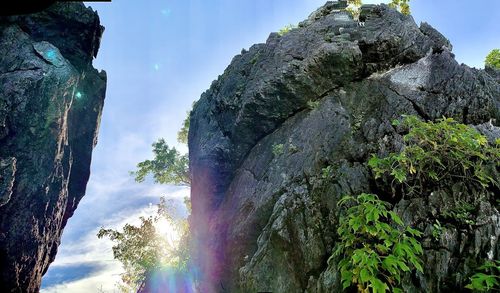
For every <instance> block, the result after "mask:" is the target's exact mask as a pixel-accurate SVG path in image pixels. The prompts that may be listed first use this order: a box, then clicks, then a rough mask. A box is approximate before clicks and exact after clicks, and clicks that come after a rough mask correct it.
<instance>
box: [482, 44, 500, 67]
mask: <svg viewBox="0 0 500 293" xmlns="http://www.w3.org/2000/svg"><path fill="white" fill-rule="evenodd" d="M485 64H486V66H489V67H493V68H496V69H500V49H494V50H492V51H491V52H490V53H489V54H488V56H486V60H485Z"/></svg>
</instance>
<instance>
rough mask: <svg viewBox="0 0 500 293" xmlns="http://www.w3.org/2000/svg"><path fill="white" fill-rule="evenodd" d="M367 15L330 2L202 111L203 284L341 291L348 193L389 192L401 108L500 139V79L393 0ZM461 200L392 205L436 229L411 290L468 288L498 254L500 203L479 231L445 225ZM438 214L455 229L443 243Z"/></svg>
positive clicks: (197, 142)
mask: <svg viewBox="0 0 500 293" xmlns="http://www.w3.org/2000/svg"><path fill="white" fill-rule="evenodd" d="M360 19H361V20H363V21H364V23H361V24H359V23H358V22H357V21H354V20H351V19H349V18H346V17H345V13H344V12H342V11H339V10H338V3H336V2H334V1H330V2H328V3H327V4H326V5H325V6H323V7H322V8H320V9H319V10H318V11H316V12H314V13H313V14H311V16H310V17H309V19H307V20H306V21H304V22H302V23H300V24H299V27H298V28H297V29H293V30H291V31H290V32H289V33H287V34H285V35H282V36H280V35H278V34H276V33H273V34H271V35H270V36H269V38H268V40H267V42H266V43H265V44H257V45H254V46H252V47H251V48H250V49H249V50H248V51H243V52H242V53H241V54H240V55H237V56H236V57H234V59H233V60H232V62H231V64H230V65H229V66H228V68H227V69H226V70H225V72H224V73H223V74H222V75H221V76H219V78H218V79H217V80H216V81H214V82H213V84H212V86H211V87H210V89H209V90H208V91H206V92H205V93H203V95H202V96H201V99H200V100H199V101H198V102H197V103H196V105H195V106H194V109H193V111H192V113H191V121H190V123H191V124H190V125H191V129H190V133H189V152H190V153H189V156H190V169H191V176H192V190H191V201H192V219H191V221H192V226H193V235H194V239H195V244H194V251H195V255H194V260H195V262H196V264H197V265H198V267H199V269H200V290H201V292H339V291H340V290H341V287H340V283H339V275H338V272H337V267H336V266H337V264H336V262H335V259H333V261H330V262H328V259H329V258H330V256H331V255H332V251H333V248H334V246H335V243H336V241H337V240H336V238H337V236H336V229H337V223H338V218H339V210H338V208H337V201H338V200H339V199H340V198H341V197H342V196H343V195H345V194H352V195H355V194H358V193H361V192H374V193H377V192H379V191H380V190H382V189H383V187H381V186H378V185H377V182H375V181H374V178H373V175H372V173H371V172H370V170H369V168H368V167H367V165H366V161H367V160H368V158H369V157H370V155H371V154H378V155H380V156H383V155H387V154H388V153H389V152H391V151H397V150H400V149H401V146H402V143H403V140H402V135H403V130H401V129H399V128H398V127H395V126H393V125H392V124H391V121H392V120H393V119H396V118H400V117H401V115H402V114H412V115H417V116H419V117H421V118H422V119H426V120H435V119H438V118H441V117H443V116H446V117H453V118H455V119H456V120H458V121H460V122H463V123H466V124H470V125H478V129H479V130H482V131H484V133H485V134H487V135H489V136H490V139H493V138H495V137H498V136H499V134H500V132H499V131H498V130H499V128H498V121H500V120H499V119H500V84H499V83H498V79H497V77H494V76H492V75H491V74H489V73H487V72H485V71H484V70H478V69H474V68H470V67H468V66H466V65H460V64H458V63H457V62H456V60H455V59H454V55H453V53H451V50H452V46H451V44H450V42H449V41H448V40H447V39H446V38H445V37H444V36H443V35H441V34H440V33H439V32H438V31H437V30H435V29H434V28H432V27H431V26H430V25H429V24H426V23H423V24H422V25H420V26H417V25H416V24H415V21H414V20H413V18H412V17H411V16H405V15H402V14H401V13H399V12H397V11H396V10H394V9H391V8H389V7H388V6H386V5H371V6H365V7H363V9H362V11H361V15H360ZM327 166H332V167H331V168H332V170H333V175H332V176H331V177H330V178H325V176H323V174H322V170H323V168H325V167H327ZM459 193H460V192H459ZM460 194H461V193H460ZM458 196H459V195H457V194H456V193H453V192H452V193H438V192H436V193H432V194H428V195H426V196H424V197H421V198H404V199H398V200H393V204H395V210H396V211H398V212H399V213H400V214H401V215H402V218H403V219H404V221H405V222H406V224H408V225H412V226H415V227H417V228H419V229H421V230H422V231H425V235H424V237H423V239H422V243H423V246H424V249H425V255H424V257H423V260H424V265H425V272H424V274H419V273H412V275H411V276H410V277H409V278H407V279H405V280H404V282H403V283H404V284H403V287H404V288H405V289H406V290H408V291H413V292H453V290H460V289H461V288H463V286H464V285H465V282H467V277H468V276H469V275H470V274H471V270H472V268H474V267H476V266H477V263H479V262H481V261H482V260H484V259H486V258H490V259H491V258H494V257H495V258H498V253H499V250H500V248H499V242H498V237H499V235H500V222H499V221H500V213H499V212H498V206H495V203H494V202H490V201H488V200H484V201H483V202H481V204H480V205H478V207H477V210H476V211H474V212H472V215H473V217H474V219H473V220H474V222H473V224H470V225H467V224H463V223H460V222H459V221H452V220H443V219H442V218H441V217H440V214H441V213H443V212H444V211H445V210H446V209H447V208H449V209H452V208H453V205H454V204H455V203H457V202H459V200H460V199H459V198H457V197H458ZM489 198H491V197H489ZM438 218H439V219H441V220H442V224H443V226H445V227H446V228H445V229H444V232H443V233H441V235H440V236H439V238H437V239H435V238H433V237H432V235H431V234H432V233H431V230H432V229H431V228H432V225H433V223H435V219H438ZM450 290H451V291H450Z"/></svg>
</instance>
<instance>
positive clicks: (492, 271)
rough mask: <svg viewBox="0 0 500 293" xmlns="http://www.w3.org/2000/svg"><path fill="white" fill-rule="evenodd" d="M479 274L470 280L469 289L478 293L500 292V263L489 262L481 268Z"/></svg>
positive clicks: (496, 261)
mask: <svg viewBox="0 0 500 293" xmlns="http://www.w3.org/2000/svg"><path fill="white" fill-rule="evenodd" d="M479 271H480V272H478V273H476V274H474V275H473V276H472V277H471V278H470V281H471V282H470V283H469V284H468V285H467V286H465V288H467V289H471V290H476V291H490V290H494V291H499V290H500V261H498V260H495V261H487V262H486V263H485V264H484V265H482V266H480V267H479Z"/></svg>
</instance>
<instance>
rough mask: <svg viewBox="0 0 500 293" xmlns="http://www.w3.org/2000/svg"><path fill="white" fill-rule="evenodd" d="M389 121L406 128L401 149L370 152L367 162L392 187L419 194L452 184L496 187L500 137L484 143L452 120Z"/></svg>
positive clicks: (406, 119) (411, 117)
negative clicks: (387, 152)
mask: <svg viewBox="0 0 500 293" xmlns="http://www.w3.org/2000/svg"><path fill="white" fill-rule="evenodd" d="M393 124H394V125H396V126H399V125H401V126H402V127H406V128H408V129H409V132H408V134H406V135H405V136H404V137H403V139H404V142H405V147H404V149H403V150H402V151H401V152H400V153H397V154H390V155H389V156H388V157H385V158H379V157H377V156H375V155H373V156H372V158H371V159H370V160H369V162H368V165H369V166H370V167H371V168H372V170H373V171H374V173H375V178H376V179H378V178H383V179H386V180H390V181H391V185H392V186H393V188H395V187H396V186H397V185H401V187H402V188H401V190H402V192H403V193H405V194H408V195H413V194H417V195H423V194H425V193H426V192H429V191H433V190H434V189H439V188H444V187H446V186H452V185H453V184H454V183H456V182H460V183H461V184H464V185H466V186H467V187H468V188H472V189H474V190H476V191H478V192H482V191H485V190H487V189H488V188H499V187H500V183H499V181H498V168H499V167H500V140H498V139H497V141H496V143H495V144H490V143H488V140H487V139H486V137H485V136H484V135H481V134H480V133H479V132H478V131H477V130H475V129H474V128H472V127H470V126H467V125H464V124H461V123H458V122H456V121H455V120H453V119H452V118H442V119H438V120H437V122H432V121H429V122H424V121H421V120H420V119H418V118H417V117H415V116H406V117H405V118H404V120H403V122H402V123H401V122H400V121H399V120H396V121H393ZM391 178H392V179H391Z"/></svg>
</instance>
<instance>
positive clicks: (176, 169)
mask: <svg viewBox="0 0 500 293" xmlns="http://www.w3.org/2000/svg"><path fill="white" fill-rule="evenodd" d="M187 127H189V122H188V125H187ZM183 128H184V127H183ZM181 131H182V130H181ZM152 146H153V153H154V156H155V157H154V159H152V160H145V161H143V162H140V163H139V164H137V171H133V172H131V174H132V175H134V176H135V180H136V181H137V182H143V181H144V179H145V178H146V176H147V175H149V174H152V175H153V178H154V181H155V183H160V184H180V185H187V186H189V185H190V184H191V180H190V178H189V158H188V156H187V155H181V154H180V153H179V152H178V151H177V150H176V149H175V148H174V147H173V148H170V147H169V146H168V144H167V143H166V142H165V140H164V139H163V138H160V139H159V140H158V141H157V142H155V143H153V145H152Z"/></svg>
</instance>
